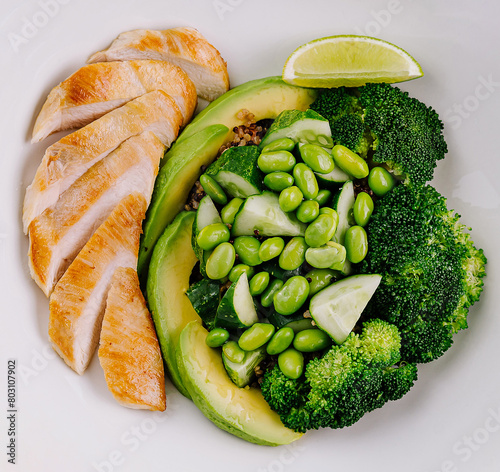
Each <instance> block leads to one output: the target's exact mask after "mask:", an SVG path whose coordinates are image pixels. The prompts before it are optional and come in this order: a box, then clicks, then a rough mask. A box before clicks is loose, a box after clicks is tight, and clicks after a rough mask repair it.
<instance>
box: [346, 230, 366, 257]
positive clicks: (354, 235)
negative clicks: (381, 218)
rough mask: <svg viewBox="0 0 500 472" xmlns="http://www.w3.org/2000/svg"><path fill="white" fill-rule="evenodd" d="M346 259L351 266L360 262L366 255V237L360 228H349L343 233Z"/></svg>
mask: <svg viewBox="0 0 500 472" xmlns="http://www.w3.org/2000/svg"><path fill="white" fill-rule="evenodd" d="M344 245H345V249H346V252H347V259H349V260H350V261H351V262H352V263H353V264H357V263H358V262H361V261H362V260H363V259H364V258H365V257H366V254H367V253H368V237H367V236H366V231H365V230H364V228H363V227H361V226H351V227H350V228H349V229H348V230H347V231H346V233H345V241H344Z"/></svg>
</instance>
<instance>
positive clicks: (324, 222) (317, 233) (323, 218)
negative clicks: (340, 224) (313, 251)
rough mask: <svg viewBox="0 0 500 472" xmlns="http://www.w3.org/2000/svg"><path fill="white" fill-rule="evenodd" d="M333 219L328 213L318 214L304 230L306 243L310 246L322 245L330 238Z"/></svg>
mask: <svg viewBox="0 0 500 472" xmlns="http://www.w3.org/2000/svg"><path fill="white" fill-rule="evenodd" d="M334 225H335V221H334V219H333V216H332V215H331V214H328V213H323V214H322V215H319V216H318V217H317V218H316V219H315V220H314V221H313V222H312V223H311V224H310V225H309V226H308V227H307V228H306V232H305V241H306V244H307V245H308V246H310V247H320V246H324V245H325V244H326V243H327V241H330V239H331V238H332V236H333V234H332V228H334Z"/></svg>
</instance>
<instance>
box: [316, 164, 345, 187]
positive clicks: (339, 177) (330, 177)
mask: <svg viewBox="0 0 500 472" xmlns="http://www.w3.org/2000/svg"><path fill="white" fill-rule="evenodd" d="M314 174H315V175H316V178H317V179H318V181H319V182H322V183H326V184H343V183H344V182H347V181H348V180H352V177H351V176H350V175H349V174H346V173H345V172H344V171H343V170H342V169H341V168H340V167H338V166H337V167H335V168H334V169H333V170H332V171H331V172H328V174H320V173H319V172H315V173H314Z"/></svg>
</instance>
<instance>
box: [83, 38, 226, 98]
mask: <svg viewBox="0 0 500 472" xmlns="http://www.w3.org/2000/svg"><path fill="white" fill-rule="evenodd" d="M134 59H156V60H165V61H169V62H171V63H172V64H175V65H177V66H179V67H181V68H182V69H184V70H185V71H186V73H187V74H188V75H189V77H190V79H191V80H192V81H193V82H194V84H195V86H196V90H197V93H198V96H199V97H200V98H203V99H205V100H208V101H212V100H215V99H216V98H217V97H219V96H220V95H222V94H223V93H224V92H227V90H229V76H228V73H227V66H226V62H225V61H224V59H222V57H221V55H220V53H219V51H217V49H215V48H214V47H213V46H212V45H211V44H210V43H209V42H208V41H207V40H206V39H205V37H204V36H202V35H201V34H200V33H199V32H198V31H197V30H195V29H194V28H172V29H168V30H164V31H155V30H134V31H127V32H125V33H121V34H120V35H119V36H118V37H117V38H116V39H115V40H114V41H113V43H112V44H111V46H110V47H109V48H108V49H105V50H103V51H99V52H97V53H95V54H94V55H93V56H91V57H90V58H89V60H88V61H87V62H89V63H93V62H103V61H126V60H134Z"/></svg>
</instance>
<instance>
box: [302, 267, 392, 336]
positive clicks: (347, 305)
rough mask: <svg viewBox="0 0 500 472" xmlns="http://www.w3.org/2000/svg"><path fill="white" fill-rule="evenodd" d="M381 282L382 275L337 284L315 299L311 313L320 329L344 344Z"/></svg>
mask: <svg viewBox="0 0 500 472" xmlns="http://www.w3.org/2000/svg"><path fill="white" fill-rule="evenodd" d="M381 280H382V277H381V276H380V275H377V274H363V275H353V276H352V277H347V278H345V279H342V280H339V281H338V282H334V283H333V284H331V285H329V286H328V287H326V288H324V289H323V290H321V291H320V292H318V293H317V294H316V295H314V297H312V299H311V303H310V305H309V312H310V313H311V316H312V317H313V319H314V321H315V323H316V324H317V325H318V327H320V328H321V329H322V330H323V331H326V332H327V333H328V334H329V335H330V336H331V337H332V338H333V340H334V341H335V342H336V343H337V344H342V343H343V342H344V341H345V340H346V338H347V336H349V333H350V332H351V331H352V329H353V328H354V326H355V325H356V323H357V321H358V319H359V317H360V316H361V313H362V312H363V310H364V309H365V307H366V305H367V303H368V302H369V301H370V299H371V298H372V296H373V294H374V293H375V290H376V289H377V287H378V285H379V283H380V281H381Z"/></svg>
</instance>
